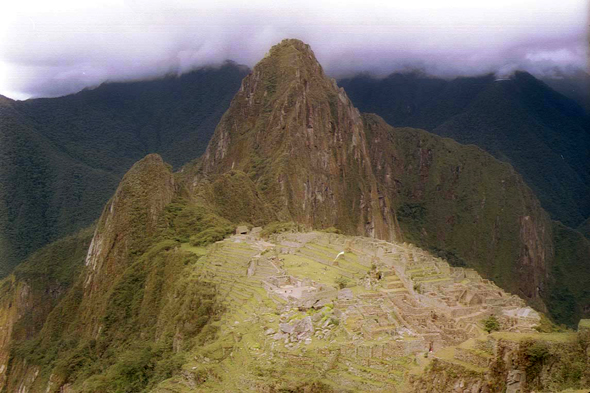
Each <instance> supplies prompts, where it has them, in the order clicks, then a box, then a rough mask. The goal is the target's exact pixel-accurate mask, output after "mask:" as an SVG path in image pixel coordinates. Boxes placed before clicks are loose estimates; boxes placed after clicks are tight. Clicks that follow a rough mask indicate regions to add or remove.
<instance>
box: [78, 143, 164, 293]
mask: <svg viewBox="0 0 590 393" xmlns="http://www.w3.org/2000/svg"><path fill="white" fill-rule="evenodd" d="M173 194H174V177H173V175H172V170H171V167H170V166H169V165H167V164H166V163H164V161H163V160H162V157H160V156H159V155H158V154H150V155H148V156H146V157H145V158H143V159H142V160H140V161H138V162H137V163H135V165H133V167H131V169H130V170H129V171H128V172H127V174H125V176H124V177H123V180H122V181H121V183H120V184H119V187H118V188H117V191H116V192H115V195H114V196H113V197H112V198H111V200H110V201H109V203H108V204H107V205H106V206H105V208H104V210H103V213H102V215H101V217H100V220H99V222H98V226H97V228H96V232H95V234H94V237H93V239H92V243H91V244H90V248H89V250H88V254H87V256H86V266H87V270H86V279H85V287H90V288H93V289H97V288H98V287H100V286H101V285H102V284H103V281H104V280H105V279H107V280H108V279H112V277H113V275H116V273H117V272H120V271H122V269H124V268H125V267H126V265H127V263H128V262H129V257H130V255H131V254H139V253H141V251H143V249H144V247H145V243H146V239H149V238H150V236H152V235H154V234H155V232H156V231H157V224H158V220H159V218H160V215H161V213H162V212H163V210H164V207H165V206H166V205H167V204H168V203H170V201H171V200H172V196H173Z"/></svg>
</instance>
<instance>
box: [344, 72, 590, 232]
mask: <svg viewBox="0 0 590 393" xmlns="http://www.w3.org/2000/svg"><path fill="white" fill-rule="evenodd" d="M340 83H341V85H342V86H343V87H344V88H345V89H346V91H347V92H348V93H349V95H350V97H351V99H352V101H353V102H354V103H355V105H357V106H358V107H359V109H360V110H362V111H366V112H374V113H377V114H378V115H380V116H382V117H383V118H384V119H385V120H386V121H387V122H388V123H389V124H391V125H393V126H406V127H418V128H423V129H426V130H428V131H431V132H433V133H435V134H438V135H441V136H444V137H450V138H453V139H455V140H456V141H458V142H460V143H467V144H471V143H472V144H476V145H477V146H480V147H481V148H483V149H484V150H486V151H488V152H489V153H491V154H492V155H493V156H495V157H496V158H498V159H500V160H503V161H506V162H509V163H510V164H512V165H513V166H514V168H515V169H516V170H517V171H518V172H519V173H520V174H521V175H522V176H523V177H524V179H525V181H526V182H527V184H528V185H529V186H530V187H531V188H532V189H533V191H535V193H536V195H537V196H538V198H539V200H540V201H541V203H542V205H543V207H544V208H545V209H547V211H549V213H550V214H551V216H552V217H553V218H554V219H557V220H560V221H562V222H563V223H565V224H566V225H570V226H577V225H578V224H579V223H580V222H581V221H582V220H583V219H585V218H586V217H588V215H589V214H590V201H589V200H588V198H587V195H588V194H589V192H590V177H589V174H590V121H589V119H588V116H587V114H585V113H584V110H583V109H582V108H581V107H580V106H579V105H577V104H576V103H575V102H574V101H572V100H570V99H568V98H566V97H564V96H562V95H560V94H559V93H557V92H555V91H554V90H552V89H551V88H549V87H548V86H547V85H545V84H544V83H543V82H541V81H539V80H537V79H535V78H534V77H533V76H532V75H530V74H527V73H524V72H517V73H515V74H514V75H513V76H512V77H511V78H510V79H506V80H499V81H496V80H495V78H494V77H493V76H492V75H488V76H483V77H477V78H457V79H454V80H451V81H446V80H441V79H436V78H431V77H428V76H424V75H420V74H416V73H414V74H393V75H391V76H389V77H387V78H385V79H382V80H377V79H372V78H370V77H366V76H359V77H355V78H351V79H347V80H342V81H340Z"/></svg>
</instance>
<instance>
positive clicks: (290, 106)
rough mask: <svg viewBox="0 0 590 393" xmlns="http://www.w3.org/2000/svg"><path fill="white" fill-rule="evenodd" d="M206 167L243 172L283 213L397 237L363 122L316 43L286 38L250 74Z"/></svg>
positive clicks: (287, 217)
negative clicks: (318, 53) (321, 60)
mask: <svg viewBox="0 0 590 393" xmlns="http://www.w3.org/2000/svg"><path fill="white" fill-rule="evenodd" d="M202 169H203V171H202V172H203V173H204V174H206V175H209V176H213V177H214V176H215V175H219V174H223V173H227V172H229V171H232V170H233V171H241V172H243V173H245V174H247V175H248V177H249V178H250V179H251V181H253V182H254V184H255V185H256V186H257V187H258V189H259V190H261V193H262V194H263V195H264V197H265V198H266V199H267V200H269V201H271V205H272V206H273V207H274V212H275V214H276V216H277V217H279V218H280V219H281V220H294V221H298V222H302V223H305V224H309V225H310V226H312V227H330V226H335V225H337V226H338V227H339V228H340V229H341V230H343V231H345V232H347V233H355V234H363V235H369V236H377V237H380V238H383V239H393V238H395V236H396V234H395V233H396V231H397V229H396V224H395V217H394V216H393V214H392V213H391V210H390V209H389V205H388V204H389V201H388V200H387V198H385V197H384V198H380V195H379V191H378V186H377V183H376V180H375V177H374V175H373V173H372V169H371V166H370V157H369V153H368V150H367V144H366V137H365V134H364V130H363V122H362V119H361V116H360V113H359V111H358V110H357V109H356V108H354V106H353V105H352V103H351V102H350V100H349V99H348V97H347V96H346V93H345V92H344V90H343V89H340V88H338V86H337V85H336V82H335V81H334V80H333V79H331V78H329V77H327V76H326V75H325V74H324V71H323V69H322V67H321V65H320V64H319V63H318V61H317V59H316V58H315V55H314V53H313V51H312V50H311V48H310V47H309V45H307V44H305V43H303V42H301V41H299V40H294V39H289V40H283V41H282V42H281V43H279V44H277V45H275V46H273V47H272V48H271V49H270V51H269V52H268V53H267V55H266V56H265V57H264V58H263V59H262V60H261V61H260V62H259V63H258V64H256V66H255V67H254V68H253V70H252V72H251V73H250V74H249V75H248V76H247V77H246V78H244V80H243V81H242V86H241V87H240V90H239V91H238V93H237V94H236V96H235V97H234V99H233V100H232V103H231V105H230V108H229V109H228V111H227V112H226V113H225V115H224V116H223V118H222V120H221V122H220V123H219V125H218V126H217V129H216V130H215V134H214V135H213V138H212V139H211V141H210V143H209V146H208V147H207V151H206V152H205V155H204V156H203V161H202Z"/></svg>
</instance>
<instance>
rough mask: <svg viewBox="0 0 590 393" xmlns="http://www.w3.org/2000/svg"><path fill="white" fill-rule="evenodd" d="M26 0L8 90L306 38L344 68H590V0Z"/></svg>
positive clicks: (10, 53) (29, 93)
mask: <svg viewBox="0 0 590 393" xmlns="http://www.w3.org/2000/svg"><path fill="white" fill-rule="evenodd" d="M245 3H246V2H244V1H230V0H227V1H225V0H219V1H198V0H192V1H190V0H96V1H94V0H86V1H84V0H53V1H46V0H42V1H39V0H17V1H11V2H9V3H5V4H3V5H2V12H1V13H0V94H2V95H6V96H9V97H12V98H15V99H25V98H28V97H48V96H58V95H64V94H69V93H72V92H76V91H78V90H80V89H82V88H84V87H88V86H96V85H98V84H100V83H101V82H104V81H107V80H117V81H119V80H132V79H142V78H152V77H155V76H159V75H163V74H167V73H171V72H172V73H183V72H186V71H189V70H191V69H194V68H196V67H200V66H204V65H214V64H218V63H220V62H222V61H224V60H226V59H231V60H234V61H237V62H238V63H242V64H246V65H248V66H253V65H254V64H255V63H256V62H257V61H258V60H259V59H260V58H262V57H263V56H264V54H265V53H266V51H267V50H268V49H269V48H270V46H272V45H273V44H275V43H277V42H279V41H280V40H281V39H283V38H291V37H292V38H299V39H302V40H304V41H306V42H307V43H309V44H310V45H311V46H312V49H313V50H314V52H315V53H316V55H317V57H318V59H319V60H320V62H321V63H322V64H323V65H324V68H325V69H326V71H327V72H328V73H329V74H331V75H332V76H335V77H341V76H346V75H350V74H353V73H356V72H371V73H373V74H376V75H378V76H381V75H386V74H388V73H391V72H394V71H399V70H408V69H415V68H419V69H422V70H424V71H426V72H428V73H431V74H434V75H439V76H444V77H451V76H455V75H474V74H481V73H484V72H497V73H500V74H503V75H504V74H509V73H510V72H511V71H513V70H515V69H525V70H528V71H531V72H533V73H535V74H537V75H547V74H550V73H552V72H554V70H555V69H562V70H566V71H567V70H574V69H580V68H581V69H587V68H586V67H587V62H588V30H587V29H588V24H589V19H590V18H589V9H588V7H589V6H588V4H589V3H590V2H589V1H588V0H494V1H486V0H447V1H440V0H404V1H396V0H389V1H376V0H354V1H345V0H339V1H332V0H328V1H323V0H312V1H308V0H297V1H279V0H274V1H271V0H249V1H248V2H247V6H246V5H244V4H245Z"/></svg>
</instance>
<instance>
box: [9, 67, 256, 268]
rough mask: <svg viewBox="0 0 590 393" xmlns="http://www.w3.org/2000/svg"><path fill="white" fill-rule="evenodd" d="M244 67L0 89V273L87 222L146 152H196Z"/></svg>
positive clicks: (176, 159)
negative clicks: (46, 91) (54, 90)
mask: <svg viewBox="0 0 590 393" xmlns="http://www.w3.org/2000/svg"><path fill="white" fill-rule="evenodd" d="M245 73H246V70H245V69H244V68H242V67H239V66H237V65H235V64H231V63H227V64H225V65H224V66H222V67H220V68H215V69H213V68H211V69H208V68H206V69H200V70H197V71H194V72H191V73H187V74H184V75H182V76H180V77H176V76H174V77H167V78H163V79H159V80H152V81H143V82H128V83H107V84H104V85H102V86H100V87H98V88H96V89H93V90H84V91H82V92H80V93H77V94H74V95H70V96H65V97H58V98H51V99H33V100H27V101H11V100H8V99H5V98H3V97H0V124H1V125H2V126H1V131H0V133H1V135H0V139H1V143H0V156H2V157H3V161H2V165H1V166H0V255H2V260H1V261H0V277H3V276H5V275H6V274H8V273H9V272H10V271H11V269H12V268H13V267H14V266H15V265H16V264H17V263H18V262H20V261H22V260H23V259H24V258H25V257H26V256H27V255H29V254H30V253H31V252H33V251H35V250H37V249H39V248H40V247H41V246H43V245H45V244H47V243H49V242H51V241H54V240H56V239H58V238H60V237H62V236H65V235H67V234H71V233H75V232H76V231H78V230H81V229H82V228H85V227H88V226H89V225H91V224H92V223H93V222H94V221H95V220H96V219H97V218H98V217H99V216H100V213H101V211H102V209H103V207H104V205H105V203H106V202H107V200H108V199H109V198H110V197H111V196H112V194H113V192H114V191H115V189H116V187H117V184H118V183H119V181H120V179H121V177H122V175H123V174H124V173H125V172H126V171H127V170H128V169H129V168H130V167H131V166H132V164H133V163H134V162H136V161H138V160H139V159H141V158H142V157H144V156H145V155H146V154H148V153H152V152H156V153H160V154H161V155H162V156H163V157H164V159H165V160H166V161H167V162H170V163H172V164H173V165H174V166H175V167H179V166H181V165H183V164H184V163H186V162H188V161H190V160H192V159H195V158H197V157H198V156H199V155H200V154H201V153H202V152H203V151H204V150H205V148H206V146H207V143H208V141H209V138H210V137H211V135H212V134H213V131H214V129H215V126H216V125H217V123H218V122H219V120H220V118H221V116H222V114H223V112H224V111H225V110H226V108H227V107H228V106H229V103H230V100H231V98H232V96H233V95H234V93H235V92H236V91H237V90H238V89H239V86H240V82H241V80H242V78H243V77H244V75H245ZM195 92H198V94H195Z"/></svg>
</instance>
